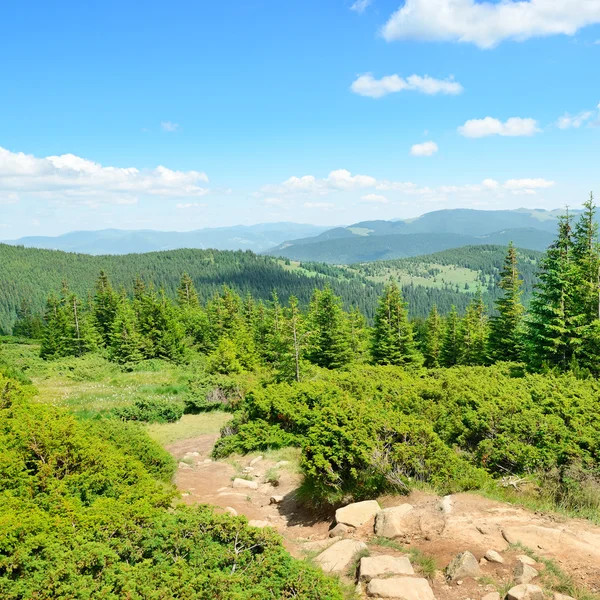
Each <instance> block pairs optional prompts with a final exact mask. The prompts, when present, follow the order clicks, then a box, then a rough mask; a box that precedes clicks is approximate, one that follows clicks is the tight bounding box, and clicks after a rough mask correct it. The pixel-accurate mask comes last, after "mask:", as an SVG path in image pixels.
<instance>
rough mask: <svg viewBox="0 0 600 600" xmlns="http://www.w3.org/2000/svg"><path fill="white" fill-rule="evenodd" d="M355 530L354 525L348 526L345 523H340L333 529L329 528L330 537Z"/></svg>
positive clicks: (343, 534) (341, 535)
mask: <svg viewBox="0 0 600 600" xmlns="http://www.w3.org/2000/svg"><path fill="white" fill-rule="evenodd" d="M352 531H354V527H348V525H344V524H343V523H338V524H337V525H336V526H335V527H334V528H333V529H330V530H329V537H330V538H332V537H343V536H345V535H347V534H349V533H351V532H352Z"/></svg>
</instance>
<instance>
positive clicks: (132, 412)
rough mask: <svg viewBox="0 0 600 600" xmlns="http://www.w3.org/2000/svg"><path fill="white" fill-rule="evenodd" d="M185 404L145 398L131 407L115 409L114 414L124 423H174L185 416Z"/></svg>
mask: <svg viewBox="0 0 600 600" xmlns="http://www.w3.org/2000/svg"><path fill="white" fill-rule="evenodd" d="M183 411H184V404H183V402H176V401H173V400H167V399H163V398H143V399H140V400H136V401H135V402H134V403H133V404H131V405H129V406H122V407H119V408H114V409H113V410H112V414H113V415H115V416H116V417H118V418H119V419H122V420H123V421H142V422H144V423H174V422H175V421H179V419H181V417H182V415H183Z"/></svg>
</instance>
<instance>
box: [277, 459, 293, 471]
mask: <svg viewBox="0 0 600 600" xmlns="http://www.w3.org/2000/svg"><path fill="white" fill-rule="evenodd" d="M289 464H290V461H289V460H280V461H279V462H278V463H275V468H276V469H280V468H281V467H285V465H289Z"/></svg>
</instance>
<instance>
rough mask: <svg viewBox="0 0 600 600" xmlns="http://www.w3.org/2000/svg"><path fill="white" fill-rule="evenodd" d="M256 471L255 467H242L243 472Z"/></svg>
mask: <svg viewBox="0 0 600 600" xmlns="http://www.w3.org/2000/svg"><path fill="white" fill-rule="evenodd" d="M252 471H254V467H244V468H243V469H242V473H252Z"/></svg>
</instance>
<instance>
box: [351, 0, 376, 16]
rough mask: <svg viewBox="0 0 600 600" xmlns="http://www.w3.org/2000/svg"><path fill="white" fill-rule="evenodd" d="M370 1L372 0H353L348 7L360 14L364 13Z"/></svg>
mask: <svg viewBox="0 0 600 600" xmlns="http://www.w3.org/2000/svg"><path fill="white" fill-rule="evenodd" d="M372 2H373V0H356V2H354V4H353V5H352V6H351V7H350V10H353V11H354V12H357V13H358V14H359V15H360V14H362V13H364V12H365V10H367V8H368V7H369V6H371V4H372Z"/></svg>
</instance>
